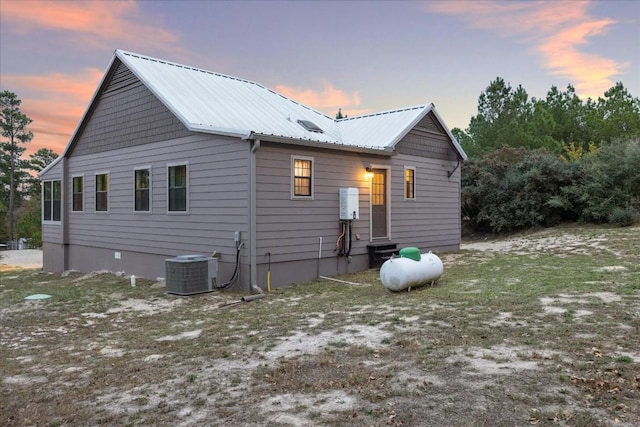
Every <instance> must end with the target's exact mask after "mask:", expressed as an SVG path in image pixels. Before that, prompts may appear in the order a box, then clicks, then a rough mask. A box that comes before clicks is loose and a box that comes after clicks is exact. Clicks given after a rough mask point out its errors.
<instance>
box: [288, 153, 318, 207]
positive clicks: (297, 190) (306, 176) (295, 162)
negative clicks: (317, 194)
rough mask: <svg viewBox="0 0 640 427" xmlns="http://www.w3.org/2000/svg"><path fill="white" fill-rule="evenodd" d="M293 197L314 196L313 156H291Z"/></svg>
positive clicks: (306, 197)
mask: <svg viewBox="0 0 640 427" xmlns="http://www.w3.org/2000/svg"><path fill="white" fill-rule="evenodd" d="M291 198H293V199H312V198H313V157H302V156H291Z"/></svg>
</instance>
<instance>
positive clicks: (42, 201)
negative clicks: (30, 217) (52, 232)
mask: <svg viewBox="0 0 640 427" xmlns="http://www.w3.org/2000/svg"><path fill="white" fill-rule="evenodd" d="M56 181H58V182H60V219H59V220H57V221H55V220H54V219H53V183H54V182H56ZM47 182H50V183H51V219H44V184H45V183H47ZM41 191H42V194H41V195H40V197H41V199H42V200H41V202H40V212H41V215H40V218H41V219H42V223H43V224H50V225H60V224H61V223H62V211H63V208H64V198H63V194H62V193H63V191H62V180H61V179H48V180H46V181H42V190H41Z"/></svg>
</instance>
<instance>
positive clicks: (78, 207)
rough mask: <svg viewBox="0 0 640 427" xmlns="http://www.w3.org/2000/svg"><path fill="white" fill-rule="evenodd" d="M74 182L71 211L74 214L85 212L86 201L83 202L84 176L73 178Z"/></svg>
mask: <svg viewBox="0 0 640 427" xmlns="http://www.w3.org/2000/svg"><path fill="white" fill-rule="evenodd" d="M72 181H73V202H72V205H71V210H72V211H73V212H82V211H84V200H83V194H84V193H83V191H84V188H83V177H82V176H74V177H73V178H72Z"/></svg>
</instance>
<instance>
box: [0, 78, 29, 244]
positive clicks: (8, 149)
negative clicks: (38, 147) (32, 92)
mask: <svg viewBox="0 0 640 427" xmlns="http://www.w3.org/2000/svg"><path fill="white" fill-rule="evenodd" d="M21 103H22V101H21V100H20V99H19V98H18V95H16V94H15V93H13V92H10V91H7V90H5V91H3V92H0V108H1V111H0V129H1V130H2V137H3V138H7V140H6V141H5V140H3V141H1V142H0V147H2V152H3V157H5V158H7V159H6V160H7V163H8V165H7V166H8V167H7V169H8V170H5V171H3V173H4V174H6V175H8V181H9V236H8V237H9V240H14V235H13V230H14V225H15V208H16V207H15V201H16V187H17V185H18V180H17V179H16V177H17V174H18V172H19V169H20V166H21V160H20V157H21V156H22V153H24V151H25V150H26V148H25V147H22V146H20V145H19V144H26V143H28V142H30V141H31V139H33V133H32V132H31V131H28V130H27V126H28V125H29V124H30V123H31V122H32V120H31V119H30V118H29V117H27V116H26V115H24V114H23V113H22V112H21V111H20V104H21Z"/></svg>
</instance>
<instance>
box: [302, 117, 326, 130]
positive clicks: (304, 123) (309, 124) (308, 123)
mask: <svg viewBox="0 0 640 427" xmlns="http://www.w3.org/2000/svg"><path fill="white" fill-rule="evenodd" d="M298 124H299V125H300V126H302V127H303V128H305V129H306V130H308V131H309V132H317V133H324V131H323V130H322V129H321V128H320V127H319V126H318V125H317V124H315V123H313V122H311V121H309V120H298Z"/></svg>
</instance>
